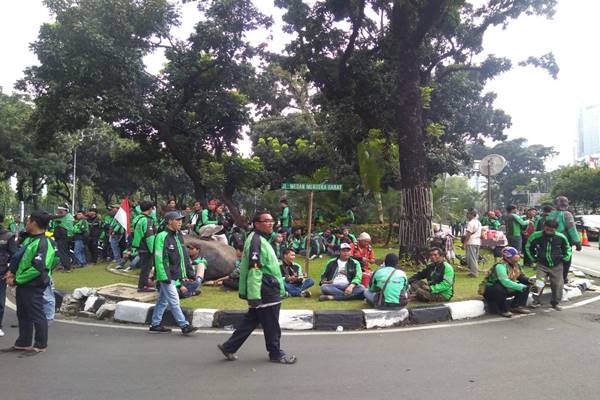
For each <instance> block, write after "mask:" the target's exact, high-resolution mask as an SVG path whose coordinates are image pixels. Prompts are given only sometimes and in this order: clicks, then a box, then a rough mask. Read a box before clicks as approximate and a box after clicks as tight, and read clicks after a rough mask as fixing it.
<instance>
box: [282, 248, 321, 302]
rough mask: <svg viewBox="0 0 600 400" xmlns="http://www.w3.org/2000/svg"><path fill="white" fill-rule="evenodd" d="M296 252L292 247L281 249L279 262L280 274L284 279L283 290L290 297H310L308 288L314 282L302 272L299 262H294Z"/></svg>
mask: <svg viewBox="0 0 600 400" xmlns="http://www.w3.org/2000/svg"><path fill="white" fill-rule="evenodd" d="M295 259H296V252H295V251H294V250H292V249H285V250H283V261H282V262H281V275H283V278H284V279H285V291H286V292H287V295H288V296H291V297H298V296H301V297H310V291H309V290H308V288H310V287H311V286H313V285H314V284H315V281H313V280H312V279H310V278H308V277H307V276H306V274H305V273H303V272H302V267H301V266H300V264H296V263H295V262H294V260H295Z"/></svg>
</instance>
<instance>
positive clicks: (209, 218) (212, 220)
mask: <svg viewBox="0 0 600 400" xmlns="http://www.w3.org/2000/svg"><path fill="white" fill-rule="evenodd" d="M200 223H201V224H202V225H201V226H204V225H218V224H219V219H218V216H217V213H216V212H214V211H210V210H209V209H208V208H206V209H204V210H202V213H201V214H200Z"/></svg>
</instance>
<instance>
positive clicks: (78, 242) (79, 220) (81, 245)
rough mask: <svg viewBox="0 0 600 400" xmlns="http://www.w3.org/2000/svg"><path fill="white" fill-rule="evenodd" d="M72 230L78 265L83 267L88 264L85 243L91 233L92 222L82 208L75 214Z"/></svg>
mask: <svg viewBox="0 0 600 400" xmlns="http://www.w3.org/2000/svg"><path fill="white" fill-rule="evenodd" d="M72 232H73V245H74V255H75V262H76V263H77V265H76V267H78V268H83V267H85V264H87V258H86V256H85V247H86V246H85V245H86V242H87V240H88V238H89V234H90V224H89V223H88V221H87V218H86V217H85V213H84V212H83V211H82V210H80V211H77V214H75V223H74V224H73V230H72Z"/></svg>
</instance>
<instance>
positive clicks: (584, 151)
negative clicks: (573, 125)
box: [577, 104, 600, 160]
mask: <svg viewBox="0 0 600 400" xmlns="http://www.w3.org/2000/svg"><path fill="white" fill-rule="evenodd" d="M578 138H579V140H578V143H577V158H578V159H579V160H584V159H586V158H590V157H591V158H597V157H599V156H600V104H596V105H593V106H588V107H583V108H582V109H581V110H579V135H578Z"/></svg>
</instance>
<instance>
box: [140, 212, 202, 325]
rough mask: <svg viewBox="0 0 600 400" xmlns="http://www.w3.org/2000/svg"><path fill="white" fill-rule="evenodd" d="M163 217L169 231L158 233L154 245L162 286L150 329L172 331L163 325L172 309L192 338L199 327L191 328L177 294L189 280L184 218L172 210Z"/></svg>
mask: <svg viewBox="0 0 600 400" xmlns="http://www.w3.org/2000/svg"><path fill="white" fill-rule="evenodd" d="M164 218H165V223H166V230H164V231H162V232H160V233H158V234H157V235H156V240H155V242H154V268H155V270H156V275H155V279H156V282H157V283H158V285H159V286H158V299H157V300H156V305H155V306H154V312H153V313H152V322H151V326H150V329H149V330H150V332H151V333H169V332H171V329H170V328H166V327H164V326H163V325H162V318H163V314H164V313H165V310H166V309H167V307H169V309H171V314H173V318H174V319H175V322H177V325H178V326H179V327H180V328H181V333H182V334H184V335H189V334H191V333H193V332H195V331H197V330H198V328H194V327H192V325H191V324H190V323H189V322H188V321H187V320H186V319H185V316H184V315H183V311H182V310H181V305H180V304H179V293H178V292H177V285H178V284H179V282H180V281H181V280H183V279H187V271H188V270H189V268H190V267H189V263H190V256H189V254H188V252H187V249H186V247H185V244H184V243H183V235H182V234H181V225H182V221H183V218H184V216H183V214H182V213H180V212H179V211H169V212H167V213H165V216H164Z"/></svg>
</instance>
